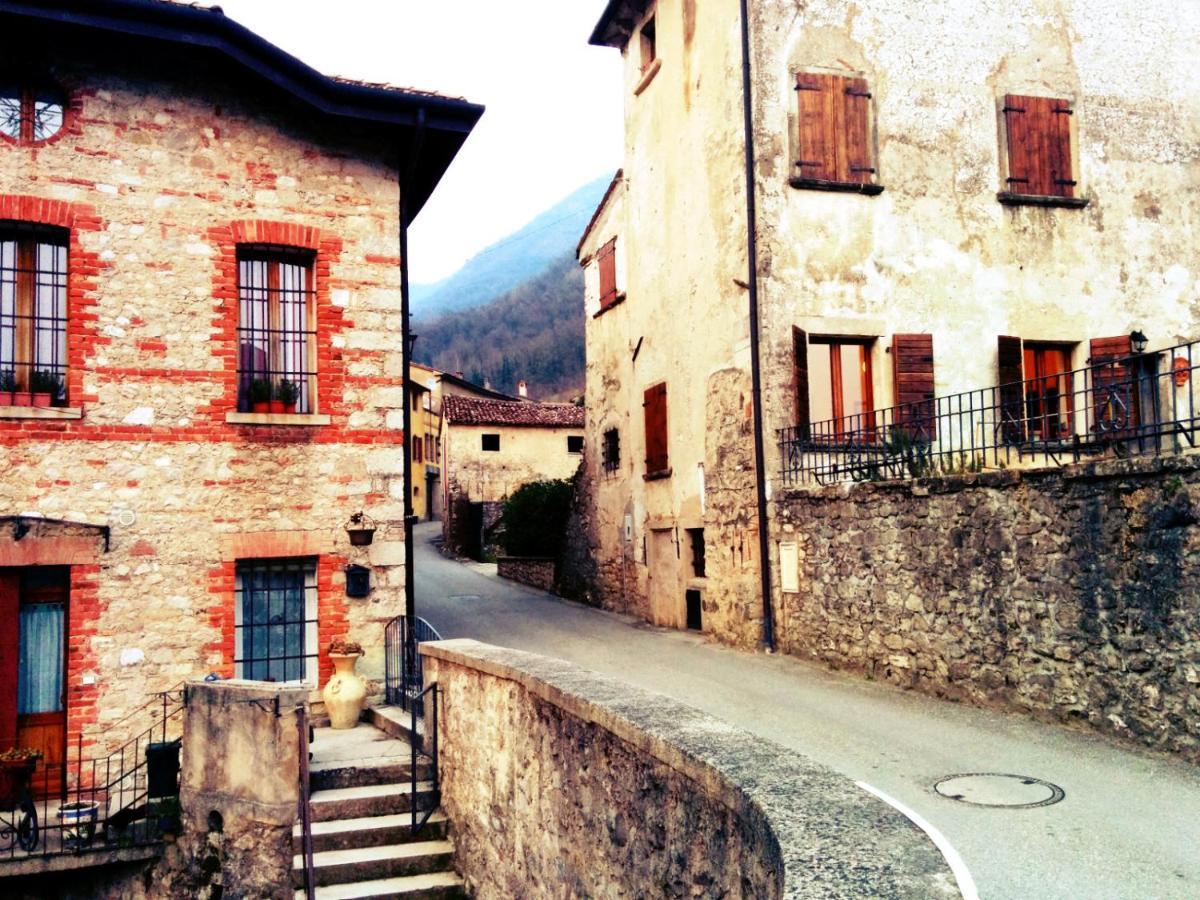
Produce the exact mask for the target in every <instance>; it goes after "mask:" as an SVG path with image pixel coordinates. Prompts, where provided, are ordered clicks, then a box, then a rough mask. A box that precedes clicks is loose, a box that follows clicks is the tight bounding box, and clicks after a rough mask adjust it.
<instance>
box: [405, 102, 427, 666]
mask: <svg viewBox="0 0 1200 900" xmlns="http://www.w3.org/2000/svg"><path fill="white" fill-rule="evenodd" d="M424 142H425V108H424V107H421V108H420V109H418V110H417V131H416V135H415V136H414V137H413V141H412V146H411V148H410V150H409V155H408V161H407V164H406V166H405V169H404V171H403V172H402V173H401V176H400V329H401V330H400V336H401V340H400V345H401V346H400V354H401V355H400V372H401V378H402V379H403V381H404V392H403V394H402V396H403V399H404V624H405V628H404V662H405V668H404V671H405V672H415V671H416V662H417V642H416V633H417V630H416V629H417V594H416V585H415V583H414V579H413V567H414V566H413V561H414V550H413V524H414V518H413V500H412V489H413V478H412V396H411V390H410V386H411V384H412V379H411V376H412V347H413V343H414V341H415V340H416V336H415V335H413V334H412V322H411V321H410V317H409V285H408V194H409V189H410V187H411V186H412V183H413V176H414V175H415V173H416V169H417V160H418V159H419V158H420V156H421V145H422V144H423V143H424ZM405 687H406V688H407V685H406V686H405Z"/></svg>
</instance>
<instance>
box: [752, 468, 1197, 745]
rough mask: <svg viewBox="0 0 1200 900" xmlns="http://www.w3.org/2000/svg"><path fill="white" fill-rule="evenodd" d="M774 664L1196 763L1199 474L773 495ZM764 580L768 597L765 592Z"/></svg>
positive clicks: (1037, 476)
mask: <svg viewBox="0 0 1200 900" xmlns="http://www.w3.org/2000/svg"><path fill="white" fill-rule="evenodd" d="M775 506H776V510H775V511H776V519H777V521H778V526H777V528H776V531H775V534H774V535H773V537H774V539H775V540H776V541H783V542H795V544H797V545H798V556H799V571H800V582H799V587H800V591H799V593H795V594H782V595H778V594H777V596H776V604H777V607H776V608H777V611H778V612H777V615H778V619H779V629H778V636H779V642H780V646H781V648H782V649H783V650H785V651H786V652H788V653H793V654H796V655H797V656H802V657H806V658H809V659H815V660H819V661H821V662H824V663H827V664H830V665H833V666H836V667H838V668H846V669H853V670H858V671H864V672H866V673H868V674H869V675H871V676H873V677H875V678H879V679H882V680H886V681H890V682H893V683H896V684H900V685H903V686H906V687H914V688H917V689H919V690H922V691H926V692H928V693H932V694H935V695H938V696H947V697H953V698H957V699H962V700H968V701H971V702H975V703H980V704H994V705H1003V706H1007V707H1014V708H1017V709H1021V710H1027V711H1030V712H1033V713H1036V714H1039V715H1044V716H1048V717H1053V718H1056V719H1061V720H1066V721H1082V722H1087V723H1090V724H1091V725H1093V726H1094V727H1096V728H1098V729H1101V730H1103V731H1106V732H1109V733H1112V734H1115V735H1119V736H1122V737H1128V738H1132V739H1134V740H1137V741H1139V742H1141V743H1143V744H1146V745H1148V746H1152V747H1158V748H1162V749H1166V750H1172V751H1176V752H1179V753H1181V754H1183V755H1184V756H1185V757H1188V758H1191V759H1194V760H1200V702H1198V701H1197V696H1198V694H1197V686H1198V685H1200V527H1197V525H1198V523H1200V459H1197V458H1196V457H1184V458H1164V459H1161V460H1153V459H1150V460H1145V459H1143V460H1124V461H1114V462H1107V463H1095V464H1087V465H1078V466H1070V467H1067V468H1064V469H1055V470H1044V471H1037V472H1030V471H1026V472H1016V471H1007V472H992V473H985V474H980V475H965V476H955V477H948V478H938V479H921V480H918V481H913V482H895V483H881V484H861V485H845V486H841V487H836V488H826V489H819V490H813V491H811V492H799V491H795V492H790V493H787V494H785V495H783V496H781V497H779V498H778V501H777V503H776V504H775ZM778 586H779V581H778V569H777V571H776V589H777V590H778Z"/></svg>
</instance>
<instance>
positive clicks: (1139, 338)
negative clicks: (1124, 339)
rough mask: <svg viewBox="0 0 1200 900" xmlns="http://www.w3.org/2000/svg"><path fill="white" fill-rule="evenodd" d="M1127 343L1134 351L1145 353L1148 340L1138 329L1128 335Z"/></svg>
mask: <svg viewBox="0 0 1200 900" xmlns="http://www.w3.org/2000/svg"><path fill="white" fill-rule="evenodd" d="M1129 343H1130V344H1131V345H1132V346H1133V352H1134V353H1145V352H1146V347H1147V346H1148V345H1149V344H1150V341H1149V340H1147V338H1146V336H1145V335H1144V334H1142V333H1141V332H1140V331H1134V332H1131V333H1130V335H1129Z"/></svg>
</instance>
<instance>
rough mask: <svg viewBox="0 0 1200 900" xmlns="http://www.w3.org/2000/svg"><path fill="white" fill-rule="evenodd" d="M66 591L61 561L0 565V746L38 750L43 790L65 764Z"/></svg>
mask: <svg viewBox="0 0 1200 900" xmlns="http://www.w3.org/2000/svg"><path fill="white" fill-rule="evenodd" d="M69 595H70V570H69V569H68V568H67V567H65V566H41V567H33V568H26V569H0V751H2V750H6V749H10V748H12V747H21V748H31V749H36V750H40V751H41V753H42V759H41V762H40V763H39V764H38V765H39V769H40V770H41V772H42V773H44V774H40V775H38V776H35V779H36V781H35V783H40V784H42V785H44V786H45V790H46V793H47V794H48V795H54V794H56V793H60V792H61V791H62V787H63V767H64V766H65V765H66V745H67V714H66V704H65V702H64V701H65V697H66V661H67V621H68V608H69Z"/></svg>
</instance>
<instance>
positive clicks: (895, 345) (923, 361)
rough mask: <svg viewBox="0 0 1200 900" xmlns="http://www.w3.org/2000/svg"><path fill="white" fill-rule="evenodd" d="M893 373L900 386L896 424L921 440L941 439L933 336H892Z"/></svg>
mask: <svg viewBox="0 0 1200 900" xmlns="http://www.w3.org/2000/svg"><path fill="white" fill-rule="evenodd" d="M892 371H893V374H894V378H895V387H896V406H897V407H899V408H898V409H897V410H896V424H897V425H904V426H907V427H908V428H909V429H911V431H912V434H913V436H914V437H916V438H918V439H926V440H931V441H932V440H933V439H934V438H935V437H937V410H936V408H935V407H936V404H935V403H934V388H933V335H931V334H897V335H893V337H892Z"/></svg>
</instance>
